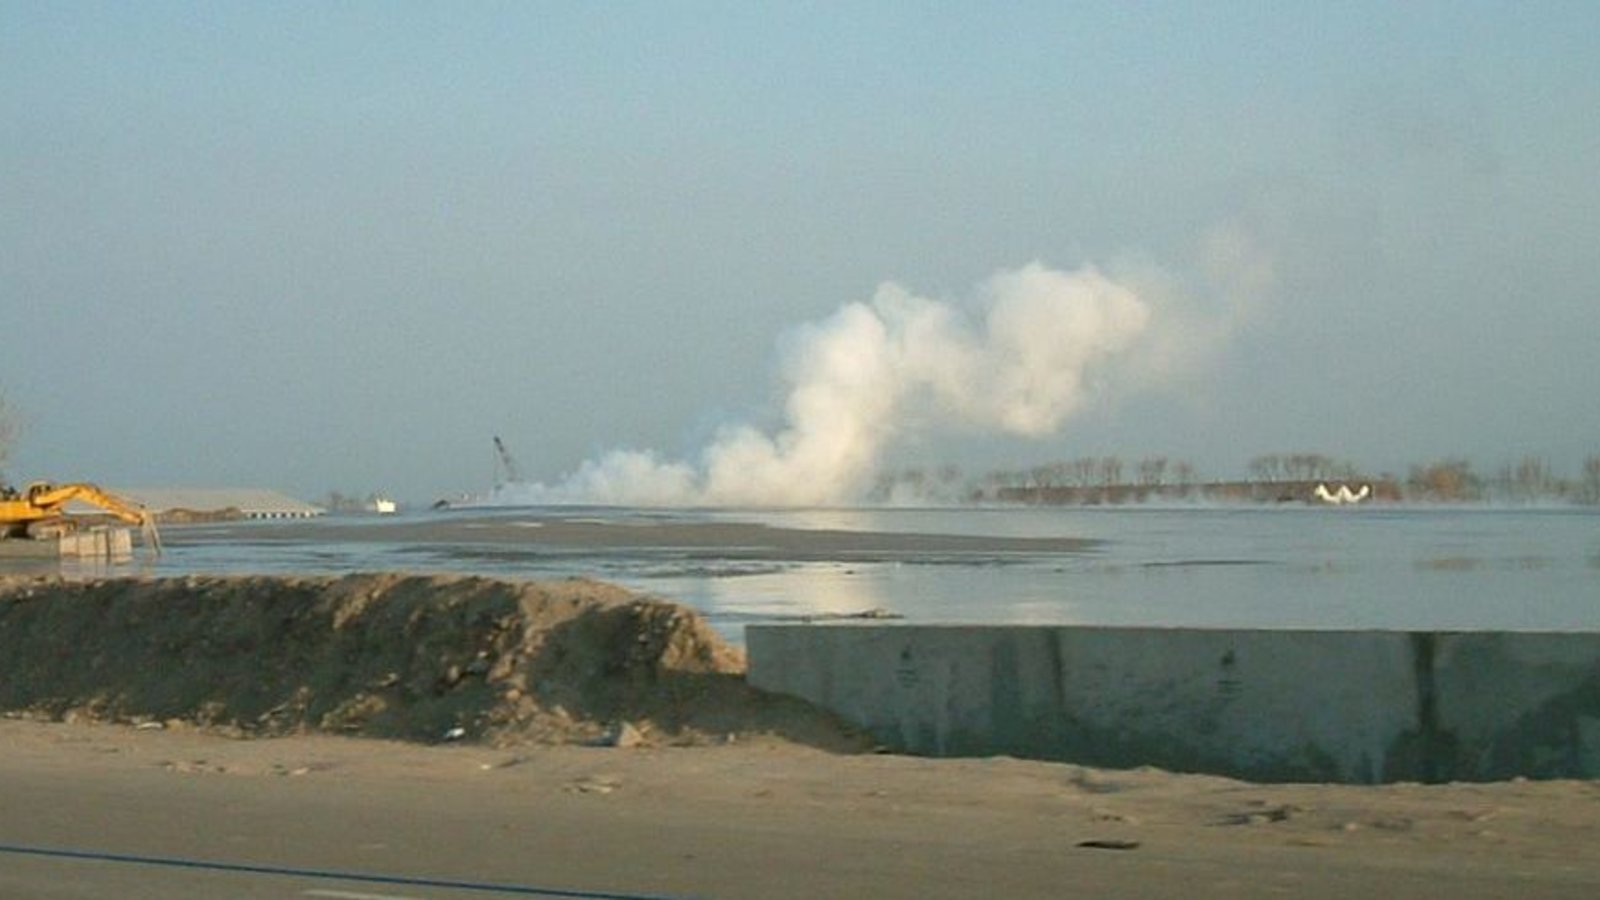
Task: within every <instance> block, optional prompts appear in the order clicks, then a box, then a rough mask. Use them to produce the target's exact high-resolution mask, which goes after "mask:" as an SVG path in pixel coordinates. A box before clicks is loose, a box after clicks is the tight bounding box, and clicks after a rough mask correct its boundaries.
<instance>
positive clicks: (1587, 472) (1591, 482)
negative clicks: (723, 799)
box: [1579, 456, 1600, 503]
mask: <svg viewBox="0 0 1600 900" xmlns="http://www.w3.org/2000/svg"><path fill="white" fill-rule="evenodd" d="M1579 496H1580V497H1581V498H1582V500H1583V502H1584V503H1600V456H1591V457H1589V458H1588V459H1586V460H1584V461H1583V489H1582V492H1581V493H1580V494H1579Z"/></svg>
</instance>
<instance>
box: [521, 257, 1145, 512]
mask: <svg viewBox="0 0 1600 900" xmlns="http://www.w3.org/2000/svg"><path fill="white" fill-rule="evenodd" d="M1151 319H1152V312H1151V308H1150V306H1149V304H1148V303H1147V302H1146V300H1144V299H1142V298H1141V297H1140V296H1139V295H1138V294H1137V293H1136V292H1135V290H1134V289H1132V288H1130V287H1128V286H1127V285H1125V284H1122V283H1119V282H1117V281H1115V280H1113V279H1111V278H1108V277H1107V276H1105V275H1103V274H1102V273H1101V272H1100V271H1099V270H1097V269H1095V268H1093V267H1086V268H1082V269H1077V270H1075V271H1071V272H1063V271H1058V270H1054V269H1050V268H1047V267H1045V266H1043V265H1041V264H1038V263H1034V264H1031V265H1027V266H1024V267H1022V268H1020V269H1016V270H1012V271H1002V272H999V273H997V274H995V275H994V276H993V277H991V278H990V279H989V280H988V281H986V282H984V283H983V284H982V285H980V287H979V289H978V291H977V295H976V297H975V302H973V303H971V304H966V305H963V306H957V305H955V304H951V303H946V302H941V301H937V300H931V299H928V298H924V297H919V296H916V295H915V294H913V293H911V292H910V291H908V290H906V289H905V288H903V287H901V286H899V285H897V284H893V283H886V284H884V285H882V286H881V287H879V288H878V290H877V293H876V295H875V296H874V297H873V298H872V300H871V302H868V303H850V304H847V305H845V306H843V307H841V308H840V309H839V310H837V311H836V312H834V313H833V314H832V315H831V316H829V317H827V318H826V319H823V320H821V321H819V322H814V323H810V324H807V325H805V326H803V327H801V328H799V329H797V330H796V331H795V332H794V333H793V334H791V335H789V337H788V339H787V341H786V342H785V347H786V350H785V352H784V354H783V362H782V367H781V377H782V379H783V383H784V385H785V387H786V389H787V393H786V396H787V399H786V401H785V403H784V408H783V418H782V425H781V427H778V428H776V429H774V430H770V431H767V430H762V429H760V428H756V427H753V426H750V425H731V426H726V427H724V428H722V429H720V430H719V431H718V432H717V433H716V435H715V436H714V438H713V439H712V440H711V442H710V443H709V445H708V446H706V447H705V449H704V450H702V451H701V453H700V455H699V458H698V459H694V460H688V461H675V460H663V459H660V458H658V457H657V456H656V455H655V454H653V453H650V452H645V451H637V450H620V451H615V452H612V453H609V454H606V455H604V456H602V457H600V458H598V459H593V460H590V461H588V462H585V463H584V464H583V465H582V466H580V467H579V468H578V470H577V471H575V472H574V473H572V474H571V475H570V476H569V477H567V478H566V479H565V480H564V481H562V482H560V483H558V484H555V485H553V486H546V485H543V484H534V485H506V486H504V487H503V488H502V489H501V490H500V491H498V492H497V495H496V497H495V500H496V502H507V503H573V502H581V503H598V504H624V505H640V506H686V505H707V506H744V505H763V506H817V505H830V504H847V503H851V502H854V501H857V500H859V499H860V498H861V497H862V496H863V494H864V493H865V491H866V490H867V489H868V488H869V487H870V486H871V483H872V481H873V478H874V476H875V473H876V471H877V468H878V465H879V463H880V461H881V459H882V458H883V455H884V452H885V450H886V448H888V447H890V446H892V445H893V443H894V441H895V440H896V438H898V437H901V436H903V435H906V434H908V433H911V432H913V431H938V430H947V431H949V430H977V431H980V432H983V433H1006V434H1013V435H1024V436H1033V437H1038V436H1044V435H1049V434H1052V433H1054V432H1055V431H1056V430H1057V429H1059V428H1060V427H1061V426H1062V424H1063V423H1064V422H1066V421H1067V420H1068V419H1069V418H1070V417H1071V416H1072V415H1073V414H1074V413H1076V412H1078V411H1079V410H1080V409H1082V408H1083V407H1084V405H1085V404H1086V403H1087V402H1088V401H1089V400H1090V399H1091V397H1093V396H1094V394H1095V391H1096V390H1097V387H1098V384H1099V382H1100V380H1102V379H1104V378H1108V377H1110V376H1112V375H1114V374H1115V370H1116V369H1117V368H1118V364H1119V362H1120V361H1121V360H1122V359H1123V358H1125V357H1126V356H1127V355H1128V354H1129V353H1130V351H1131V350H1132V349H1133V348H1134V347H1135V345H1136V344H1137V343H1138V342H1139V341H1140V340H1141V338H1142V337H1143V336H1145V335H1146V334H1147V333H1148V332H1149V331H1150V330H1151Z"/></svg>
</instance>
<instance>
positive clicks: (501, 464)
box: [494, 434, 522, 487]
mask: <svg viewBox="0 0 1600 900" xmlns="http://www.w3.org/2000/svg"><path fill="white" fill-rule="evenodd" d="M494 454H495V468H494V484H495V486H496V487H499V486H500V485H502V484H506V483H515V482H519V481H521V480H522V470H521V469H520V468H519V467H518V466H517V461H516V459H515V458H514V457H512V455H511V451H510V450H507V449H506V444H505V441H502V440H500V435H498V434H497V435H495V436H494ZM501 469H504V470H505V476H506V477H505V480H504V481H502V480H501V479H500V470H501Z"/></svg>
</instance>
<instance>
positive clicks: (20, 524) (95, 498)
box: [0, 481, 161, 553]
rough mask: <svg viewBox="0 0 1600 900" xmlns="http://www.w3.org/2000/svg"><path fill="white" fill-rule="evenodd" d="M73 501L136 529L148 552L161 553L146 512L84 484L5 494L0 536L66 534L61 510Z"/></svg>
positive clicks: (38, 485)
mask: <svg viewBox="0 0 1600 900" xmlns="http://www.w3.org/2000/svg"><path fill="white" fill-rule="evenodd" d="M73 500H81V501H83V502H85V503H88V504H91V505H93V506H98V507H99V508H101V509H103V510H105V511H106V512H107V513H109V514H111V515H112V516H115V517H116V518H118V519H120V520H122V521H124V522H127V523H129V524H130V525H138V526H139V527H140V529H141V530H142V531H143V532H144V535H145V540H146V542H147V544H148V545H149V546H150V548H151V549H152V550H154V551H155V552H156V553H160V552H161V551H160V547H161V539H160V536H159V533H158V532H157V531H156V523H155V517H154V516H152V515H150V512H149V511H148V510H146V509H145V508H144V507H143V506H141V505H139V504H137V503H134V502H133V501H131V500H125V499H123V498H121V497H118V496H117V495H116V494H113V493H111V492H110V491H107V490H105V489H104V488H101V487H100V486H99V485H94V484H89V483H88V482H74V483H70V484H51V483H49V482H45V481H36V482H34V483H33V484H30V485H28V488H27V490H25V491H22V492H21V493H17V492H14V491H11V492H7V494H6V496H4V497H0V534H5V533H17V532H20V533H26V534H52V533H54V534H62V533H66V532H67V531H68V530H70V529H71V527H72V525H71V523H70V522H69V521H68V520H67V517H66V510H65V507H66V505H67V504H68V503H70V502H72V501H73ZM50 526H56V527H50Z"/></svg>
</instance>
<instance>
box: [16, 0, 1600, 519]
mask: <svg viewBox="0 0 1600 900" xmlns="http://www.w3.org/2000/svg"><path fill="white" fill-rule="evenodd" d="M994 7H995V5H993V4H968V5H956V4H911V3H895V4H848V3H814V4H813V3H783V4H766V3H753V2H737V3H733V2H729V3H672V2H655V3H602V4H594V3H554V2H551V3H520V2H518V3H504V4H495V3H473V4H453V3H438V4H434V3H404V2H402V3H361V2H354V3H337V4H330V3H292V2H283V3H271V4H262V3H227V2H208V3H194V4H183V3H162V2H149V3H139V4H127V3H81V2H60V3H36V2H15V0H0V335H3V336H4V345H3V347H0V392H3V395H4V398H5V402H6V405H7V407H8V408H9V409H11V410H12V411H13V412H14V413H15V415H16V416H17V417H18V418H19V420H20V424H21V428H20V430H19V434H18V436H17V440H16V442H15V445H14V446H13V447H12V452H11V454H10V458H9V460H8V462H7V465H6V467H5V469H4V471H5V474H6V475H7V476H8V477H10V478H11V479H12V480H13V481H27V480H34V479H47V480H55V481H69V480H91V481H96V482H99V483H101V484H106V485H122V486H156V485H163V486H180V485H181V486H259V487H270V488H276V489H279V490H282V491H285V492H287V493H290V494H293V495H296V496H300V497H302V498H305V499H319V498H322V497H324V496H326V495H327V493H328V492H329V491H333V490H337V491H341V492H344V493H346V494H357V495H361V494H365V493H367V492H370V491H381V492H385V493H388V494H391V495H394V496H398V497H401V498H403V499H405V500H410V501H412V502H427V501H429V500H431V499H433V498H435V497H444V496H454V495H456V494H459V493H462V492H480V491H484V490H486V489H487V488H488V487H489V485H490V483H491V481H492V479H493V478H494V477H495V469H494V460H495V457H494V451H493V447H492V443H491V439H492V437H493V436H495V435H499V436H501V437H502V438H503V439H504V441H505V443H506V445H507V446H508V447H509V448H510V449H511V450H512V452H513V453H514V454H515V455H516V457H517V459H518V461H519V462H520V464H521V468H522V469H523V470H524V472H523V474H524V476H525V478H526V479H527V480H528V481H530V482H537V483H538V484H539V486H540V488H539V489H540V491H541V493H540V494H539V496H540V497H541V498H545V499H555V498H571V499H580V500H581V499H585V498H587V499H613V500H616V501H617V502H636V501H640V500H641V499H644V500H649V499H651V498H653V499H655V500H656V501H658V502H667V503H673V502H716V503H743V502H796V503H811V502H848V501H849V500H850V499H851V497H852V496H853V495H855V494H857V493H858V492H859V490H860V488H861V486H862V485H863V484H865V483H867V482H869V481H870V480H871V479H872V478H873V477H874V475H875V473H878V472H881V471H885V470H892V469H898V468H903V467H907V466H935V465H942V464H946V463H949V464H955V465H959V466H961V467H962V468H963V469H964V470H967V471H970V472H973V473H977V472H981V471H983V470H984V469H986V468H994V467H1027V466H1031V465H1036V464H1041V463H1045V462H1049V461H1053V460H1060V459H1071V458H1076V457H1080V456H1086V455H1095V456H1102V455H1112V454H1114V455H1119V456H1121V457H1123V458H1125V459H1128V460H1130V461H1133V460H1137V459H1139V458H1142V457H1145V456H1154V455H1161V456H1167V457H1170V458H1172V459H1183V460H1188V461H1190V462H1191V463H1192V464H1193V465H1194V467H1195V468H1196V470H1197V471H1198V472H1200V473H1201V474H1204V475H1212V476H1215V477H1227V476H1233V475H1240V474H1244V473H1245V471H1246V466H1247V464H1248V461H1249V460H1250V459H1252V458H1254V457H1255V456H1258V455H1262V454H1267V453H1287V452H1315V453H1321V454H1324V455H1327V456H1332V457H1335V458H1339V459H1347V460H1350V461H1352V462H1354V463H1356V464H1357V465H1359V466H1361V467H1362V468H1364V469H1366V470H1368V471H1370V472H1374V473H1376V472H1382V471H1394V472H1400V473H1402V474H1403V472H1404V471H1405V468H1406V467H1407V466H1409V465H1411V464H1414V463H1420V462H1427V461H1430V460H1434V459H1442V458H1454V457H1464V458H1467V459H1470V460H1472V461H1473V462H1474V464H1475V465H1476V466H1477V467H1478V468H1479V469H1480V470H1482V471H1485V472H1487V471H1492V470H1494V469H1496V468H1498V467H1499V466H1501V465H1504V464H1507V463H1512V462H1515V461H1517V460H1520V459H1522V458H1523V457H1526V456H1535V457H1539V458H1541V459H1544V460H1546V461H1547V462H1548V463H1549V464H1550V465H1551V466H1552V467H1553V468H1554V469H1555V470H1556V471H1558V472H1568V473H1573V474H1575V473H1576V471H1577V468H1578V466H1579V465H1580V464H1581V461H1582V460H1583V459H1584V458H1585V457H1586V456H1589V455H1593V454H1596V453H1600V399H1597V395H1596V386H1597V385H1600V252H1596V251H1597V248H1600V168H1597V166H1596V160H1600V54H1597V53H1595V52H1593V40H1594V36H1595V35H1596V34H1600V4H1594V3H1588V2H1570V3H1556V2H1550V3H1544V2H1533V3H1503V4H1487V3H1473V2H1448V3H1443V2H1441V3H1427V2H1416V3H1404V4H1395V3H1389V2H1370V3H1369V2H1349V3H1340V4H1309V3H1308V4H1295V3H1249V2H1238V3H1222V4H1215V3H1194V4H1166V3H1142V4H1131V3H1121V2H1118V3H1104V4H1102V3H1092V2H1091V3H1082V4H1059V3H1038V4H1033V3H1015V4H1004V5H1003V8H994ZM1064 348H1065V349H1064ZM746 475H749V476H751V477H750V478H744V477H743V476H746ZM741 479H743V480H741ZM796 484H809V485H821V486H822V487H819V488H818V489H816V490H813V491H811V492H809V493H808V492H806V491H800V492H798V493H797V492H795V491H793V490H790V489H789V488H791V487H792V486H793V485H796ZM786 486H787V487H786ZM646 495H648V496H646Z"/></svg>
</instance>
